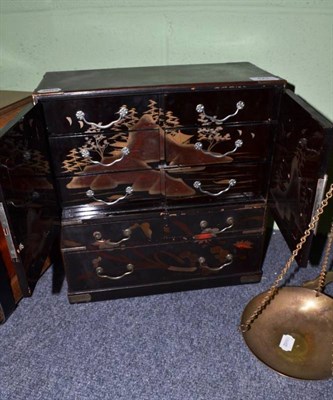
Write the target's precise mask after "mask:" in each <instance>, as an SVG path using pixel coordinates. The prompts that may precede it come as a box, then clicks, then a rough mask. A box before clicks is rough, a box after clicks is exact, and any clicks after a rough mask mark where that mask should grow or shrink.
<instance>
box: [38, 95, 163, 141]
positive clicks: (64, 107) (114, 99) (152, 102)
mask: <svg viewBox="0 0 333 400" xmlns="http://www.w3.org/2000/svg"><path fill="white" fill-rule="evenodd" d="M158 101H159V100H158V96H153V95H129V96H121V95H112V94H108V95H104V96H97V95H90V96H80V97H76V96H70V97H67V98H63V99H55V98H54V99H52V100H45V101H43V107H44V111H45V120H46V124H47V128H48V131H49V133H51V134H66V133H79V132H81V133H83V132H92V131H101V130H102V131H110V130H111V131H119V130H120V129H122V130H127V129H131V128H133V127H135V126H137V125H140V123H141V121H140V119H141V117H142V116H143V115H144V114H147V115H150V116H151V118H152V119H153V120H154V121H155V122H158V120H159V105H158ZM122 107H125V108H126V109H127V114H126V115H124V116H123V117H122V118H120V116H121V115H120V114H119V110H120V109H121V108H122ZM78 112H81V117H80V118H78V117H77V113H78ZM82 113H83V114H82ZM82 116H84V119H85V120H84V119H83V118H82ZM118 119H119V121H118V122H116V123H114V124H112V126H108V125H110V123H111V122H113V121H117V120H118ZM89 123H93V124H89ZM94 124H97V125H98V126H96V125H94Z"/></svg>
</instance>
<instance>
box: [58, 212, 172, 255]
mask: <svg viewBox="0 0 333 400" xmlns="http://www.w3.org/2000/svg"><path fill="white" fill-rule="evenodd" d="M163 220H164V219H163V217H160V215H159V213H155V215H154V216H152V215H151V214H150V213H149V214H148V215H145V213H141V214H136V213H133V214H131V218H130V219H129V218H128V216H124V217H123V218H122V217H119V216H116V217H114V216H113V215H112V216H108V217H104V218H103V219H101V218H95V219H93V220H90V219H89V218H88V219H86V220H79V221H80V223H76V224H75V221H74V223H73V222H72V223H71V220H69V221H67V222H66V223H63V227H62V237H61V248H62V249H74V248H85V249H87V250H103V249H117V248H123V247H124V246H126V247H131V246H138V245H149V244H151V243H154V242H155V243H158V242H159V241H161V240H163V229H164V225H163ZM165 224H166V222H165Z"/></svg>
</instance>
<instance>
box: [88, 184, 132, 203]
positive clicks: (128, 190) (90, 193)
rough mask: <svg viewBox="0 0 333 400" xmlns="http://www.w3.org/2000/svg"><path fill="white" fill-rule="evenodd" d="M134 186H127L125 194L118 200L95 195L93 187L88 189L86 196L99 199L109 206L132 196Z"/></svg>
mask: <svg viewBox="0 0 333 400" xmlns="http://www.w3.org/2000/svg"><path fill="white" fill-rule="evenodd" d="M133 191H134V190H133V188H132V187H131V186H127V188H126V189H125V194H124V196H121V197H119V198H118V199H117V200H114V201H105V200H103V199H98V198H97V197H95V192H94V191H93V190H92V189H89V190H87V191H86V196H87V197H89V198H91V199H94V200H95V201H98V202H100V203H103V204H105V205H107V206H113V205H114V204H117V203H118V202H119V201H122V200H125V199H126V198H127V197H129V196H131V194H132V193H133Z"/></svg>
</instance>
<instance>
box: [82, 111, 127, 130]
mask: <svg viewBox="0 0 333 400" xmlns="http://www.w3.org/2000/svg"><path fill="white" fill-rule="evenodd" d="M116 114H119V118H118V119H116V120H115V121H112V122H110V123H109V124H107V125H102V124H96V123H95V122H89V121H87V120H86V114H85V113H84V112H83V111H81V110H80V111H77V112H76V114H75V116H76V118H77V119H78V120H79V121H83V122H85V123H86V124H87V125H90V126H91V127H94V128H98V129H107V128H111V126H112V125H115V124H117V123H118V122H120V121H121V120H122V119H124V118H125V117H126V115H127V114H128V109H127V107H126V106H122V107H120V109H119V111H117V112H116Z"/></svg>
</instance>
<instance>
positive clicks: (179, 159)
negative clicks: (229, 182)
mask: <svg viewBox="0 0 333 400" xmlns="http://www.w3.org/2000/svg"><path fill="white" fill-rule="evenodd" d="M165 133H166V139H165V152H166V162H167V163H168V165H172V166H182V165H201V164H216V163H221V164H224V163H231V162H233V161H235V162H240V161H241V162H243V161H245V162H248V161H249V162H251V161H265V160H266V159H267V158H268V157H269V156H270V154H269V151H267V149H270V148H271V146H270V144H271V143H272V140H273V136H274V127H273V126H272V125H268V124H261V125H244V126H234V125H228V126H225V127H222V126H219V127H200V128H192V129H191V128H190V129H185V128H183V129H169V130H166V132H165Z"/></svg>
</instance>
